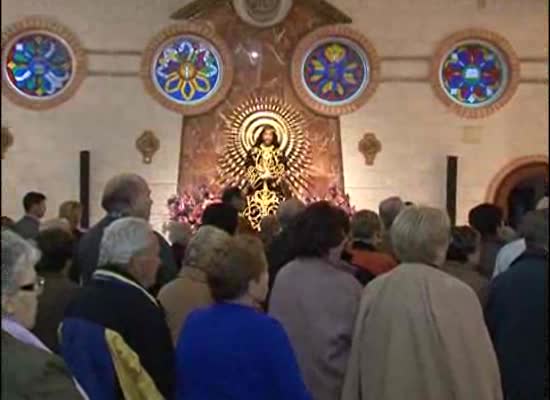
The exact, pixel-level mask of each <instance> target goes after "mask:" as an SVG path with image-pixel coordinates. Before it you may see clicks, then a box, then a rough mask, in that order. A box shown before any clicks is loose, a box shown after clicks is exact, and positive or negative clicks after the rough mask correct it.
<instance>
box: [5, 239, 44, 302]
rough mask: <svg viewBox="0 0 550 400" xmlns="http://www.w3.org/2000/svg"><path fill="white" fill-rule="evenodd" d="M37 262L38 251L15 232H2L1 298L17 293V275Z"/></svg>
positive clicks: (38, 257)
mask: <svg viewBox="0 0 550 400" xmlns="http://www.w3.org/2000/svg"><path fill="white" fill-rule="evenodd" d="M38 260H40V250H38V249H37V248H36V247H34V246H33V245H32V244H31V243H30V242H28V241H26V240H25V239H23V238H22V237H20V236H19V235H18V234H16V233H15V232H12V231H10V230H4V231H2V296H4V295H8V296H10V295H13V294H15V293H17V291H18V290H19V288H18V286H17V275H18V274H19V273H20V272H22V271H24V270H26V269H27V268H34V266H35V264H36V263H37V262H38Z"/></svg>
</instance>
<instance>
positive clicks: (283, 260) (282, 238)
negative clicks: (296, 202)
mask: <svg viewBox="0 0 550 400" xmlns="http://www.w3.org/2000/svg"><path fill="white" fill-rule="evenodd" d="M292 242H293V240H292V233H291V229H289V228H287V229H283V230H282V231H281V232H280V233H279V234H278V235H277V236H275V237H274V238H273V240H272V241H271V245H270V246H269V248H268V249H267V251H266V255H267V261H268V263H269V288H270V289H271V288H272V287H273V284H274V283H275V278H276V277H277V274H278V273H279V270H280V269H281V268H283V267H284V266H285V265H286V264H288V263H289V262H290V261H292V260H293V259H294V250H293V246H292Z"/></svg>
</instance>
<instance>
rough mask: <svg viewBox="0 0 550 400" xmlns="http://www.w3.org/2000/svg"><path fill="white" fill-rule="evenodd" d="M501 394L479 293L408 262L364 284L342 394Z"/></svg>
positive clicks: (392, 399) (417, 397)
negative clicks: (478, 296)
mask: <svg viewBox="0 0 550 400" xmlns="http://www.w3.org/2000/svg"><path fill="white" fill-rule="evenodd" d="M360 399H377V400H378V399H380V400H382V399H383V400H404V399H406V400H502V392H501V385H500V375H499V370H498V365H497V359H496V355H495V352H494V350H493V346H492V344H491V340H490V338H489V334H488V332H487V328H486V327H485V323H484V320H483V315H482V311H481V306H480V304H479V301H478V299H477V298H476V295H475V293H474V291H473V290H472V289H471V288H470V287H468V286H467V285H465V284H464V283H462V282H461V281H459V280H458V279H456V278H454V277H452V276H450V275H448V274H446V273H444V272H442V271H439V270H437V269H435V268H433V267H429V266H426V265H421V264H402V265H400V266H398V267H397V268H396V269H394V270H393V271H391V272H389V273H387V274H385V275H383V276H381V277H379V278H377V279H375V280H373V281H372V282H371V283H369V285H368V286H367V287H366V288H365V291H364V293H363V297H362V300H361V305H360V308H359V312H358V316H357V320H356V324H355V332H354V336H353V345H352V350H351V356H350V361H349V364H348V370H347V373H346V379H345V383H344V389H343V393H342V400H360Z"/></svg>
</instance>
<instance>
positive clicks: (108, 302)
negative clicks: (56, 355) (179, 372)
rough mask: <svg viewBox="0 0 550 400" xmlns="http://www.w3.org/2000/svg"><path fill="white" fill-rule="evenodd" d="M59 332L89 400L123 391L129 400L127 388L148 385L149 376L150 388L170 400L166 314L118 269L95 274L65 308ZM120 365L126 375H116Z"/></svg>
mask: <svg viewBox="0 0 550 400" xmlns="http://www.w3.org/2000/svg"><path fill="white" fill-rule="evenodd" d="M60 331H61V345H60V349H61V352H62V354H63V358H64V359H65V362H66V363H67V365H68V366H69V368H70V369H71V371H72V373H73V375H74V376H75V377H76V379H77V380H78V381H79V383H80V384H81V385H82V387H83V388H84V390H85V391H86V393H88V395H89V396H90V400H94V399H100V400H103V399H111V398H124V397H122V393H125V394H126V399H127V400H130V399H131V397H130V396H128V395H127V394H128V391H127V390H131V389H133V390H137V388H144V387H147V385H146V384H145V382H147V381H150V380H151V379H152V381H153V382H154V386H155V387H156V388H153V389H154V390H158V392H160V393H161V394H162V395H163V396H164V397H165V398H166V399H172V398H173V391H174V384H175V372H174V368H175V366H174V349H173V346H172V340H171V338H170V331H169V330H168V326H167V324H166V321H165V316H164V312H163V310H162V308H161V306H160V305H159V303H158V302H157V301H156V300H155V298H154V297H153V296H151V295H150V294H149V293H148V292H147V291H146V290H145V289H144V288H143V287H141V286H140V285H139V283H137V282H136V281H135V280H134V279H133V278H132V277H131V276H129V275H128V274H126V273H125V272H123V271H121V270H120V269H118V268H116V267H107V268H101V269H98V270H97V271H96V272H95V273H94V275H93V277H92V279H91V281H90V283H89V285H87V286H86V287H84V288H82V289H81V290H80V292H79V294H78V296H77V297H76V299H75V300H74V301H73V302H72V303H71V304H70V305H69V307H68V308H67V311H66V312H65V318H64V320H63V325H62V327H61V330H60ZM113 349H114V350H113ZM133 354H135V356H132V355H133ZM115 356H116V357H115ZM132 358H134V359H133V360H132ZM120 365H125V366H126V367H127V369H129V370H130V379H128V377H127V379H122V380H121V379H120V378H121V375H120V368H119V367H120ZM125 382H130V387H128V386H125V385H124V383H125ZM125 388H126V389H125ZM115 394H116V397H114V396H115ZM144 394H145V395H146V396H145V397H144V398H149V397H152V398H156V397H153V396H152V395H151V393H149V395H150V396H147V393H144Z"/></svg>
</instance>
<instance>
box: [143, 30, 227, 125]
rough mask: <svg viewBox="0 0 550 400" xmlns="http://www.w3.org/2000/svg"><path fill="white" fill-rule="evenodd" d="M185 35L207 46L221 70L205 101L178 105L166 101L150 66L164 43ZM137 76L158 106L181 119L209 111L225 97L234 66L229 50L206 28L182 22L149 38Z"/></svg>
mask: <svg viewBox="0 0 550 400" xmlns="http://www.w3.org/2000/svg"><path fill="white" fill-rule="evenodd" d="M186 35H187V36H191V37H194V38H198V39H200V40H204V41H205V42H206V43H208V44H209V45H210V46H211V47H212V49H213V50H214V51H215V52H216V55H217V56H218V62H219V64H220V65H219V67H220V70H221V72H220V77H219V81H218V83H217V89H215V92H214V93H212V94H211V95H209V96H208V97H207V98H206V99H204V100H202V99H201V101H199V102H197V103H196V104H181V103H179V102H177V101H175V100H172V99H170V98H169V97H168V96H166V94H165V93H163V92H162V91H161V90H160V89H159V88H158V85H157V82H156V80H155V79H154V78H153V73H154V64H155V63H156V59H157V57H158V54H159V52H160V51H162V47H163V46H164V45H165V44H166V43H167V42H170V41H171V40H174V39H175V38H177V37H181V36H186ZM140 75H141V78H142V81H143V84H144V86H145V90H146V91H147V92H148V93H149V94H150V95H151V96H152V97H153V98H154V99H155V100H156V101H157V102H159V103H160V104H161V105H162V106H164V107H165V108H167V109H169V110H171V111H175V112H177V113H179V114H182V115H184V116H194V115H200V114H204V113H206V112H208V111H210V110H211V109H212V108H214V107H216V106H217V105H218V104H219V103H220V102H221V101H222V100H223V99H224V98H226V96H227V93H228V92H229V89H230V88H231V84H232V82H233V75H234V64H233V58H232V56H231V51H230V50H229V47H228V46H227V44H226V43H225V41H224V40H223V39H222V38H221V37H219V36H218V35H217V34H216V33H215V32H214V31H213V30H212V29H211V28H210V27H208V26H206V25H202V24H200V25H199V24H195V23H191V22H184V23H180V24H173V25H171V26H169V27H167V28H165V29H163V30H162V31H160V32H159V33H157V34H156V35H155V36H154V37H153V39H151V41H150V42H149V44H148V45H147V47H146V49H145V52H144V54H143V57H142V61H141V72H140Z"/></svg>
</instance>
